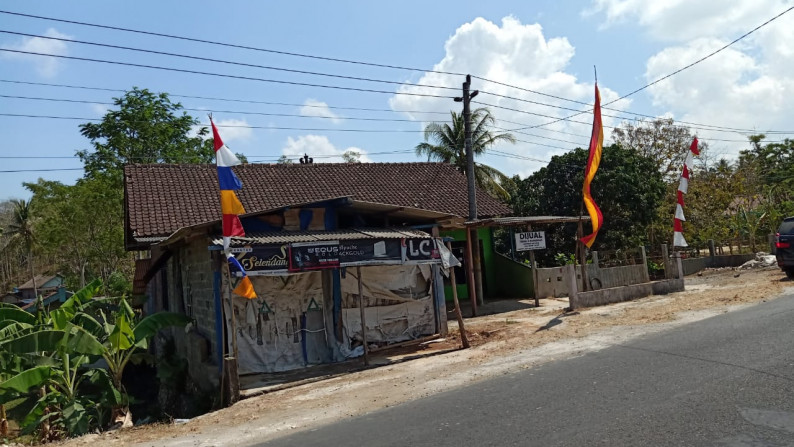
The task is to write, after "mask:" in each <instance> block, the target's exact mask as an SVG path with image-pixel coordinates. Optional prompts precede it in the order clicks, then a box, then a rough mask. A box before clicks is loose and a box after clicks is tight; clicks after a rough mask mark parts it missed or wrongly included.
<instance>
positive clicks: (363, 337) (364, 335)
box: [356, 266, 369, 366]
mask: <svg viewBox="0 0 794 447" xmlns="http://www.w3.org/2000/svg"><path fill="white" fill-rule="evenodd" d="M356 273H357V274H358V309H359V311H361V341H362V342H363V343H364V366H369V346H367V320H366V318H364V313H365V312H364V287H363V286H362V285H361V267H360V266H359V267H356Z"/></svg>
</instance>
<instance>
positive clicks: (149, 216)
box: [124, 163, 510, 389]
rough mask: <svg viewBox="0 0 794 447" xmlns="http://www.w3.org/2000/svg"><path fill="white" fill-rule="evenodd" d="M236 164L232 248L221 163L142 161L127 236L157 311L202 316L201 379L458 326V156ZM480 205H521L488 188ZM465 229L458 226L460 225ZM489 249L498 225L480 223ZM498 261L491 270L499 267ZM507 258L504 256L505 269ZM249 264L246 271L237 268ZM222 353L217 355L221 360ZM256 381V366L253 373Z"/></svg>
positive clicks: (461, 209) (192, 359)
mask: <svg viewBox="0 0 794 447" xmlns="http://www.w3.org/2000/svg"><path fill="white" fill-rule="evenodd" d="M233 170H234V173H235V174H236V175H237V177H238V178H239V179H240V180H241V181H242V184H243V188H242V190H240V191H237V195H238V197H239V199H240V201H241V203H242V205H243V207H244V208H245V213H244V214H242V215H241V216H240V218H241V222H242V225H243V227H244V229H245V232H246V236H245V237H238V238H234V239H233V240H232V242H231V251H232V252H233V253H234V254H235V258H236V259H237V260H238V261H239V263H240V264H241V265H242V266H243V267H244V268H245V270H246V272H247V274H248V277H249V278H250V279H251V281H252V283H253V286H254V290H255V291H256V295H257V297H256V298H254V299H247V298H244V297H242V296H237V295H236V294H235V293H233V292H232V291H233V290H234V286H235V285H236V284H237V282H238V281H239V277H238V276H236V275H235V274H234V273H232V272H230V271H229V268H228V267H227V263H226V260H225V258H224V256H223V252H222V250H221V249H222V241H221V237H220V235H221V222H220V221H221V207H220V198H219V195H220V194H219V186H218V180H217V172H216V167H215V165H169V164H148V165H128V166H126V167H125V170H124V210H125V245H126V247H127V249H128V250H134V251H138V252H139V253H140V256H138V257H139V260H138V261H137V263H136V275H135V281H134V284H135V288H136V291H137V292H139V293H143V294H145V295H147V296H148V297H149V299H148V301H147V304H146V306H147V307H146V310H147V311H148V312H153V311H158V310H169V311H176V312H182V313H185V314H187V315H189V316H191V317H193V319H194V324H193V325H192V327H191V330H190V331H189V332H188V333H184V331H176V330H172V331H171V334H170V336H171V337H172V339H173V340H174V343H175V344H176V350H175V352H177V353H181V354H182V355H184V356H185V357H186V358H187V360H188V363H189V365H190V368H189V369H190V371H191V377H193V380H194V381H196V383H197V384H198V385H199V387H201V388H204V389H211V388H212V387H213V386H217V384H218V380H219V377H220V372H221V367H222V366H223V365H228V363H229V362H230V359H233V363H234V367H233V368H232V369H231V370H230V371H233V373H232V374H233V375H234V376H235V378H239V377H241V376H250V375H256V374H273V373H278V372H282V371H288V370H292V369H296V368H303V367H306V366H309V365H315V364H322V363H330V362H339V361H342V360H345V359H349V358H353V357H357V356H361V355H362V354H363V355H366V353H367V352H368V350H369V349H370V348H383V347H387V346H389V345H392V344H396V343H401V344H402V343H405V342H410V341H412V340H424V339H426V337H428V336H435V335H438V334H443V333H445V332H446V300H445V293H444V279H443V275H442V274H441V271H442V267H441V266H442V258H445V256H446V257H447V258H446V259H449V257H448V251H447V249H446V245H445V244H444V243H442V242H441V239H440V237H439V236H441V235H444V234H449V235H456V236H458V239H461V240H465V236H463V237H461V236H462V235H463V234H465V232H463V231H461V229H463V228H464V221H465V216H467V215H468V196H467V192H466V191H467V189H466V178H465V176H464V175H462V174H461V173H460V172H458V171H457V170H456V169H455V168H454V167H453V166H451V165H449V164H444V163H339V164H337V163H327V164H244V165H239V166H235V167H234V168H233ZM477 200H478V218H480V219H486V218H493V217H499V216H505V215H509V214H510V209H509V208H508V207H507V206H506V205H504V204H503V203H501V202H499V201H498V200H496V199H494V198H492V197H491V196H489V195H488V194H486V193H485V192H484V191H483V190H478V195H477ZM456 231H457V233H456ZM480 246H481V247H482V251H483V254H484V256H483V258H485V257H487V256H488V253H490V251H491V249H490V247H491V235H490V230H489V229H487V228H483V229H482V230H481V233H480ZM488 270H489V269H488V268H486V269H485V271H484V272H483V277H484V278H486V281H485V282H486V283H487V282H488V280H487V278H488V277H489V275H491V274H492V273H493V272H490V271H488ZM491 270H493V269H491ZM237 275H239V273H238V274H237ZM213 365H214V366H213ZM249 381H250V380H249Z"/></svg>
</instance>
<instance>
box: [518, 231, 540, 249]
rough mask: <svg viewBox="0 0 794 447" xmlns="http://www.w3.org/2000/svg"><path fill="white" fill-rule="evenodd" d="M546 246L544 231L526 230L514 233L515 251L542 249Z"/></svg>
mask: <svg viewBox="0 0 794 447" xmlns="http://www.w3.org/2000/svg"><path fill="white" fill-rule="evenodd" d="M545 248H546V233H545V232H543V231H527V232H526V233H516V251H527V250H543V249H545Z"/></svg>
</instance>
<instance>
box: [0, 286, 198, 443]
mask: <svg viewBox="0 0 794 447" xmlns="http://www.w3.org/2000/svg"><path fill="white" fill-rule="evenodd" d="M100 287H101V283H100V282H99V281H94V282H92V283H91V284H89V285H88V286H86V287H85V288H83V289H82V290H80V291H79V292H77V293H76V294H75V295H73V296H72V297H71V298H69V299H68V300H67V301H66V302H64V303H63V305H61V307H60V308H58V309H56V310H53V311H49V312H48V311H46V310H42V311H39V312H37V314H36V315H32V314H29V313H27V312H25V311H24V310H22V309H19V308H17V307H15V306H4V307H0V335H3V336H2V337H0V340H2V341H0V353H4V355H6V356H11V358H10V359H9V361H7V362H5V363H4V364H7V365H8V367H3V363H0V367H3V369H2V371H1V373H2V374H3V375H0V381H1V382H0V405H2V404H5V403H7V402H10V401H11V400H14V399H20V398H27V399H37V400H36V402H35V405H34V406H33V409H32V410H31V411H30V412H29V413H28V415H27V416H26V417H25V418H24V419H23V421H22V424H21V425H22V426H24V427H26V428H27V429H31V428H35V427H37V426H38V425H39V424H42V423H49V422H54V423H56V425H57V427H58V428H60V429H61V430H63V431H64V432H65V433H68V434H71V435H74V434H80V433H85V431H87V430H88V429H89V427H91V426H94V425H101V424H103V423H104V417H103V414H105V413H107V412H108V410H109V411H111V412H114V413H120V414H126V413H128V412H129V410H128V406H129V399H128V398H127V396H126V393H125V392H124V389H123V385H122V381H121V379H122V376H123V374H124V368H125V367H126V365H127V364H128V363H129V362H130V361H131V360H133V359H134V358H135V356H136V355H139V354H142V352H141V350H142V349H145V348H146V347H147V343H148V339H149V338H151V337H152V336H153V335H154V334H156V333H157V331H158V330H160V329H162V328H165V327H169V326H184V325H185V324H187V323H188V322H189V321H190V319H189V318H188V317H186V316H185V315H182V314H175V313H168V312H161V313H157V314H153V315H149V316H147V317H145V318H142V319H139V318H138V316H137V315H136V313H135V312H134V311H133V309H132V308H131V307H130V306H129V304H128V303H127V301H126V300H125V299H124V298H123V297H122V298H120V299H111V300H107V299H106V300H102V301H100V300H97V299H94V296H95V294H96V293H98V292H99V290H100ZM98 304H112V305H113V310H112V311H110V312H109V313H107V314H106V313H105V312H104V311H103V310H102V309H101V308H100V306H99V305H98ZM139 348H140V349H139ZM100 357H101V358H103V359H104V360H105V362H106V363H107V371H105V370H103V369H97V368H90V367H88V365H89V364H91V363H93V362H95V361H96V360H97V359H99V358H100ZM23 360H24V361H23ZM86 379H88V385H90V386H91V387H93V388H94V389H97V390H99V393H98V395H97V396H96V398H97V399H96V400H92V399H90V398H88V397H86V396H84V395H83V394H84V393H81V392H78V389H79V388H80V387H81V384H82V383H83V382H84V380H86ZM88 385H87V386H88ZM38 389H46V390H47V392H42V393H40V394H39V395H38V396H36V395H34V394H35V393H34V391H35V390H38ZM130 416H131V415H130Z"/></svg>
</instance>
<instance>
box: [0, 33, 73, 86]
mask: <svg viewBox="0 0 794 447" xmlns="http://www.w3.org/2000/svg"><path fill="white" fill-rule="evenodd" d="M44 35H45V36H48V37H57V38H60V39H71V38H72V36H68V35H66V34H62V33H59V32H58V31H57V30H56V29H55V28H49V29H48V30H47V31H46V32H45V33H44ZM3 48H6V49H9V50H18V51H29V52H33V53H47V54H58V55H66V54H68V47H67V44H66V42H63V41H60V40H52V39H44V38H41V37H25V38H22V39H21V40H19V41H18V42H15V43H12V44H6V45H3ZM2 57H4V58H7V59H19V60H24V61H29V62H30V63H32V64H33V66H34V67H35V69H36V72H37V73H38V74H39V75H40V76H42V77H45V78H53V77H55V76H56V75H57V74H58V72H59V71H60V70H61V69H62V68H63V62H62V61H61V60H60V59H58V58H56V57H46V56H36V55H32V54H20V53H8V52H3V56H2Z"/></svg>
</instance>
